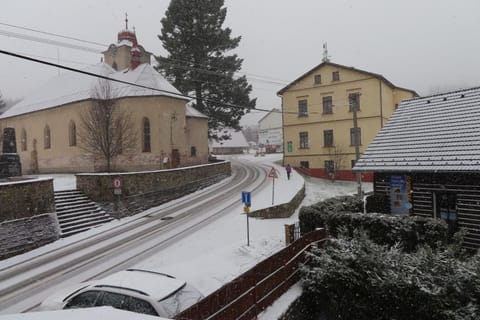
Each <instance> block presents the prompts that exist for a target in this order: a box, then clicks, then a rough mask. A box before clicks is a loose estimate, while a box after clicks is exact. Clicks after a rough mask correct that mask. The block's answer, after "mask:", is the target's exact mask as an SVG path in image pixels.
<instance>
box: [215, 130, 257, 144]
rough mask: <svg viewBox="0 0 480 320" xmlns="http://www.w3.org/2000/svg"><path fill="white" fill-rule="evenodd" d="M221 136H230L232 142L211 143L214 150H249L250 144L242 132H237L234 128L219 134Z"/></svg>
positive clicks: (220, 131) (221, 131)
mask: <svg viewBox="0 0 480 320" xmlns="http://www.w3.org/2000/svg"><path fill="white" fill-rule="evenodd" d="M217 134H218V135H219V136H222V135H230V140H222V141H214V140H212V141H210V143H209V145H210V147H212V148H248V147H249V144H248V142H247V139H245V136H244V134H243V132H242V131H241V130H239V131H235V130H234V129H232V128H226V129H222V130H219V131H218V132H217Z"/></svg>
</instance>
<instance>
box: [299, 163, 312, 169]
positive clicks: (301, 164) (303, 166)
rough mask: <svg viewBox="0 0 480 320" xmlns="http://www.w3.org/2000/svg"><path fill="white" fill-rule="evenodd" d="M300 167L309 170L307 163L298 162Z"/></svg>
mask: <svg viewBox="0 0 480 320" xmlns="http://www.w3.org/2000/svg"><path fill="white" fill-rule="evenodd" d="M300 167H301V168H303V169H308V168H310V164H309V163H308V161H300Z"/></svg>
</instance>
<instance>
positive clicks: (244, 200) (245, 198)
mask: <svg viewBox="0 0 480 320" xmlns="http://www.w3.org/2000/svg"><path fill="white" fill-rule="evenodd" d="M242 203H243V204H244V205H245V206H247V207H250V206H251V205H252V200H251V197H250V192H248V191H242Z"/></svg>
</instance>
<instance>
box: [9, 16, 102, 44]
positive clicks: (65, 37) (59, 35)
mask: <svg viewBox="0 0 480 320" xmlns="http://www.w3.org/2000/svg"><path fill="white" fill-rule="evenodd" d="M0 25H2V26H7V27H11V28H17V29H21V30H26V31H31V32H36V33H41V34H45V35H49V36H54V37H59V38H64V39H69V40H75V41H79V42H84V43H89V44H94V45H97V46H102V47H107V46H108V45H106V44H104V43H99V42H94V41H89V40H83V39H79V38H75V37H70V36H65V35H61V34H58V33H52V32H47V31H41V30H38V29H31V28H26V27H21V26H16V25H13V24H8V23H3V22H0Z"/></svg>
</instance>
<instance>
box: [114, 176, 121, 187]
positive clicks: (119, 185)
mask: <svg viewBox="0 0 480 320" xmlns="http://www.w3.org/2000/svg"><path fill="white" fill-rule="evenodd" d="M122 185H123V183H122V179H120V178H115V179H113V187H114V188H115V189H120V188H121V187H122Z"/></svg>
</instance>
